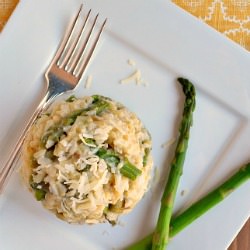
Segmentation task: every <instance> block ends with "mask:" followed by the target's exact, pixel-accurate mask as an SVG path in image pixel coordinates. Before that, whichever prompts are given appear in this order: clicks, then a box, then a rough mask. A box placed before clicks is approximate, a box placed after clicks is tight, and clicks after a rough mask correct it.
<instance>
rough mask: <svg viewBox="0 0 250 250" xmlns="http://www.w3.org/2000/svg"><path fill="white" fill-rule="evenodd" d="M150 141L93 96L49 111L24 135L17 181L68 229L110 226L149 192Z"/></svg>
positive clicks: (116, 106)
mask: <svg viewBox="0 0 250 250" xmlns="http://www.w3.org/2000/svg"><path fill="white" fill-rule="evenodd" d="M150 151H151V138H150V134H149V133H148V131H147V130H146V129H145V127H144V126H143V124H142V122H141V121H140V120H139V119H138V118H137V116H136V115H135V114H134V113H132V112H130V111H129V110H128V109H127V108H125V107H124V106H123V105H121V104H120V103H117V102H115V101H113V100H111V99H109V98H106V97H103V96H99V95H94V96H88V97H84V98H79V99H77V98H75V97H74V96H72V97H70V98H68V99H67V100H66V101H61V102H58V103H55V104H53V105H52V107H51V108H50V110H49V112H48V113H45V114H43V115H41V116H40V117H39V118H38V119H37V121H36V122H35V124H34V125H33V126H32V127H31V129H30V130H29V132H28V134H27V136H26V139H25V142H24V144H23V148H22V157H23V164H22V167H21V175H22V177H23V179H24V182H25V184H26V185H27V186H28V187H29V189H30V190H31V192H32V193H33V194H34V196H35V197H36V199H37V200H39V201H41V202H42V204H43V206H44V207H45V208H46V209H48V210H50V211H52V212H53V213H54V214H56V216H57V217H59V218H60V219H62V220H65V221H67V222H69V223H88V224H94V223H100V222H105V221H108V222H110V223H112V224H113V223H115V222H116V221H117V218H118V216H119V215H121V214H125V213H128V212H129V211H130V210H131V209H133V208H134V206H135V205H136V204H137V202H138V201H139V200H140V199H141V198H142V196H143V194H144V193H145V191H146V190H147V188H148V183H149V179H150V172H151V171H150V170H151V168H152V157H151V154H150Z"/></svg>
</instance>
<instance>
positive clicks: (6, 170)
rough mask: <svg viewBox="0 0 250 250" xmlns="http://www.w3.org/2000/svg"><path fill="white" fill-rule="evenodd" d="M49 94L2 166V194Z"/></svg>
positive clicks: (0, 191)
mask: <svg viewBox="0 0 250 250" xmlns="http://www.w3.org/2000/svg"><path fill="white" fill-rule="evenodd" d="M48 95H49V93H48V92H47V94H46V95H45V96H44V97H43V99H42V100H41V102H40V103H39V104H38V106H37V108H36V110H35V112H34V113H33V114H32V116H31V117H30V119H29V121H28V123H27V124H26V126H25V128H24V129H23V131H22V133H21V135H20V136H19V138H18V140H17V142H16V144H15V146H14V148H13V150H12V152H11V153H10V157H9V159H8V160H7V162H6V163H5V165H4V167H3V168H2V170H1V172H0V194H1V193H2V192H3V190H4V187H5V186H6V184H7V182H8V180H9V177H10V176H11V174H12V173H13V170H14V166H15V164H14V163H15V162H17V160H18V159H19V157H20V154H19V152H20V148H21V146H22V144H23V142H24V138H25V135H26V133H27V131H28V129H29V128H30V126H31V125H32V124H33V123H34V121H35V120H36V118H37V117H38V115H39V114H40V113H41V112H42V111H43V110H44V108H45V106H46V104H47V102H48Z"/></svg>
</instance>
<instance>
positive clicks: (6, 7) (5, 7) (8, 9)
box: [0, 0, 19, 31]
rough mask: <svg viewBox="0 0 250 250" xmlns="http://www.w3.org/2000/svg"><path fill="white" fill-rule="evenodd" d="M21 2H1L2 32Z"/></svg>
mask: <svg viewBox="0 0 250 250" xmlns="http://www.w3.org/2000/svg"><path fill="white" fill-rule="evenodd" d="M18 2H19V0H0V31H1V30H2V29H3V27H4V25H5V24H6V22H7V21H8V19H9V17H10V16H11V14H12V12H13V10H14V9H15V7H16V5H17V4H18Z"/></svg>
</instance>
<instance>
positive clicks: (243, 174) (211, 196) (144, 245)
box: [126, 162, 250, 250]
mask: <svg viewBox="0 0 250 250" xmlns="http://www.w3.org/2000/svg"><path fill="white" fill-rule="evenodd" d="M249 179H250V162H249V163H247V164H245V165H243V166H242V167H241V168H240V169H239V170H238V171H237V172H236V173H235V174H234V175H232V176H231V177H230V178H229V179H227V180H226V181H225V182H224V183H223V184H221V185H219V186H218V187H217V188H215V189H214V190H212V191H211V192H210V193H208V194H207V195H206V196H204V197H203V198H201V199H200V200H198V201H196V202H195V203H194V204H193V205H191V206H190V207H189V208H187V209H186V210H185V211H184V212H182V213H181V214H179V215H177V216H176V217H174V218H172V219H171V222H170V231H169V238H172V237H174V236H175V235H176V234H178V233H179V232H180V231H181V230H182V229H184V228H185V227H187V226H188V225H190V224H191V223H192V222H193V221H195V220H196V219H198V218H199V217H200V216H202V215H203V214H205V213H206V212H207V211H208V210H209V209H211V208H213V207H214V206H216V205H217V204H218V203H220V202H221V201H223V200H224V199H225V198H226V197H227V196H228V195H229V194H231V193H232V192H233V191H234V190H236V189H237V188H238V187H239V186H240V185H242V184H243V183H244V182H246V181H247V180H249ZM152 238H153V234H149V235H148V236H146V237H145V238H143V239H142V240H140V241H138V242H136V243H135V244H133V245H131V246H130V247H128V248H126V250H137V249H140V250H150V249H151V246H152Z"/></svg>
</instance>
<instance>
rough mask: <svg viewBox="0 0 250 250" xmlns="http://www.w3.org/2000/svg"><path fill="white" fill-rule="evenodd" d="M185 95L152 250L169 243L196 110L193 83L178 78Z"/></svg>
mask: <svg viewBox="0 0 250 250" xmlns="http://www.w3.org/2000/svg"><path fill="white" fill-rule="evenodd" d="M178 82H179V83H180V84H181V86H182V89H183V92H184V94H185V97H186V98H185V102H184V110H183V114H182V122H181V125H180V129H179V138H178V142H177V146H176V150H175V156H174V159H173V160H172V163H171V168H170V173H169V177H168V181H167V184H166V186H165V190H164V193H163V196H162V199H161V208H160V213H159V217H158V221H157V225H156V228H155V231H154V236H153V239H152V250H162V249H165V247H166V245H167V243H168V235H169V225H170V219H171V216H172V210H173V205H174V200H175V196H176V191H177V187H178V183H179V179H180V177H181V175H182V169H183V164H184V160H185V156H186V151H187V147H188V140H189V130H190V127H191V126H192V121H193V111H194V108H195V88H194V86H193V84H192V83H191V82H189V81H188V80H187V79H184V78H178Z"/></svg>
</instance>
